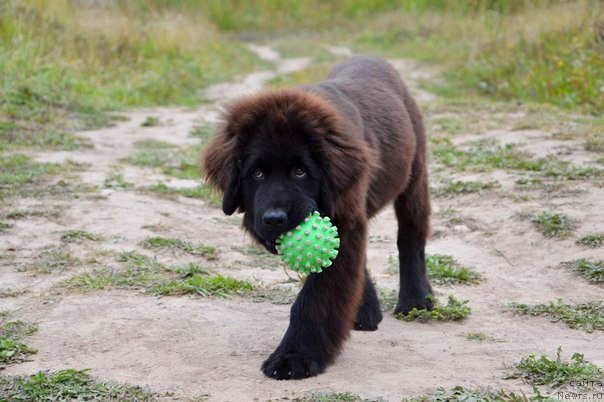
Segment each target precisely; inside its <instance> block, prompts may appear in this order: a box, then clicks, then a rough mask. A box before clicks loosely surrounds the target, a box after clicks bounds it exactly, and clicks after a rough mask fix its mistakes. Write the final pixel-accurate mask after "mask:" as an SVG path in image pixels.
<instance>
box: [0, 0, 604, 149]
mask: <svg viewBox="0 0 604 402" xmlns="http://www.w3.org/2000/svg"><path fill="white" fill-rule="evenodd" d="M602 4H603V2H602V1H599V0H574V1H562V0H533V1H530V0H467V1H457V0H330V1H325V0H305V1H297V2H295V1H286V0H254V1H244V0H203V1H200V0H3V1H1V2H0V72H1V74H2V76H1V78H0V142H2V140H8V141H10V137H11V136H14V135H16V134H15V133H17V132H27V131H28V130H29V131H31V130H35V129H36V127H38V126H40V125H44V126H45V127H46V128H48V127H56V129H57V130H60V129H63V128H64V125H65V121H66V119H65V117H73V116H75V117H78V119H76V121H77V122H78V125H79V126H80V127H82V126H84V127H94V126H98V125H103V124H106V123H107V119H108V115H107V114H106V113H105V112H107V111H111V110H119V109H122V108H125V107H134V106H152V105H169V104H177V105H192V104H194V103H198V102H201V101H203V99H202V95H201V93H202V92H201V90H202V89H203V87H205V86H207V85H208V84H210V83H213V82H218V81H221V80H226V79H230V78H233V77H234V76H235V75H238V74H243V73H246V72H249V71H252V70H255V69H260V68H262V67H263V63H264V62H263V61H262V60H259V59H258V58H257V57H256V56H255V55H254V54H253V53H251V52H250V51H249V50H248V49H247V48H246V47H245V44H246V42H250V41H253V42H255V43H265V42H266V43H275V44H277V45H280V46H281V47H282V48H285V49H286V52H285V53H287V55H288V56H292V55H298V56H307V55H308V54H306V53H305V51H307V50H312V49H317V48H318V47H320V46H319V45H323V44H329V45H345V46H349V47H351V48H352V49H353V50H354V51H355V52H362V53H371V54H378V55H382V56H385V57H408V58H414V59H418V60H422V61H425V62H429V63H433V64H434V65H436V66H438V67H439V68H442V70H443V75H444V77H445V80H443V81H442V82H439V83H433V84H432V85H431V88H430V89H432V90H434V91H436V92H437V93H439V94H441V95H445V96H453V97H462V96H466V95H477V94H479V95H481V96H482V95H485V96H487V97H491V98H493V99H504V100H514V101H521V102H534V103H548V104H553V105H556V106H558V107H561V108H565V109H571V110H575V111H578V112H582V113H589V114H596V115H597V114H599V113H601V112H602V110H604V16H603V9H604V7H603V6H602ZM284 44H285V45H284ZM322 72H323V71H319V72H318V73H322ZM318 73H317V74H316V75H317V76H318V75H320V74H318ZM313 78H314V77H313ZM69 121H73V119H69Z"/></svg>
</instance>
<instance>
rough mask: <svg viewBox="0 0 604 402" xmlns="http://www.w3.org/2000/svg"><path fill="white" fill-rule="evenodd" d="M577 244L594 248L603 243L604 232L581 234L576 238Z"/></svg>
mask: <svg viewBox="0 0 604 402" xmlns="http://www.w3.org/2000/svg"><path fill="white" fill-rule="evenodd" d="M577 244H580V245H583V246H587V247H589V248H596V247H600V246H602V244H604V233H593V234H588V235H586V236H583V237H582V238H580V239H579V240H577Z"/></svg>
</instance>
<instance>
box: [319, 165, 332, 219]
mask: <svg viewBox="0 0 604 402" xmlns="http://www.w3.org/2000/svg"><path fill="white" fill-rule="evenodd" d="M318 208H319V213H320V214H321V215H322V216H329V217H330V218H333V214H334V203H333V194H332V192H331V184H329V180H328V179H327V176H326V175H325V174H324V175H323V177H321V189H320V193H319V202H318Z"/></svg>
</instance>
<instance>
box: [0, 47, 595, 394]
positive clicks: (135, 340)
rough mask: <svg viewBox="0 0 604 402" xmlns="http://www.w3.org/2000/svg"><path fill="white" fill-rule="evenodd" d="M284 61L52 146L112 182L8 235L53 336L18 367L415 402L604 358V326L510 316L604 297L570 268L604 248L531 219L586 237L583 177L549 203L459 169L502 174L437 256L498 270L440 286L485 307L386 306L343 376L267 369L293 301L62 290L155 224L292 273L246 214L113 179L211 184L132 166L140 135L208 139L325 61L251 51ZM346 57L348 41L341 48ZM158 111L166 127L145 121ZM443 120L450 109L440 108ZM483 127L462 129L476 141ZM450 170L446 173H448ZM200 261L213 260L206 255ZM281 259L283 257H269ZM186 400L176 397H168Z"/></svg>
mask: <svg viewBox="0 0 604 402" xmlns="http://www.w3.org/2000/svg"><path fill="white" fill-rule="evenodd" d="M251 49H252V50H253V51H254V52H256V53H257V54H258V55H259V56H260V57H262V58H264V59H266V60H268V61H270V62H272V63H274V65H275V68H274V71H264V72H258V73H255V74H252V75H250V76H247V77H243V78H242V79H240V80H238V81H237V82H234V83H225V84H220V85H216V86H213V87H210V88H208V89H207V90H206V92H205V93H206V97H207V98H208V99H210V100H211V101H212V103H209V104H204V105H202V106H200V107H198V108H196V109H172V108H169V109H168V108H163V109H146V110H135V111H131V112H128V113H126V114H125V116H126V117H127V120H126V121H122V122H119V123H118V124H117V125H116V126H114V127H110V128H104V129H100V130H95V131H85V132H81V133H79V135H81V136H83V137H86V138H88V139H89V140H90V141H91V142H92V144H93V148H90V149H83V150H77V151H72V152H66V151H62V152H48V153H39V154H36V160H38V161H41V162H64V161H67V160H71V161H74V162H78V163H83V164H85V166H84V167H83V168H82V170H81V171H80V172H79V173H78V178H79V180H80V181H81V182H82V183H84V184H87V185H96V186H99V188H100V190H99V191H98V192H97V193H94V194H89V195H86V196H84V197H81V198H80V199H64V198H57V199H44V200H36V199H21V200H18V201H15V203H14V204H13V205H12V208H13V209H19V210H26V209H28V210H45V211H48V210H55V211H57V214H56V216H55V217H53V218H50V219H49V218H47V217H29V218H27V219H23V220H18V221H15V224H14V228H12V229H11V231H10V233H6V234H0V248H1V249H2V250H11V252H10V253H11V258H10V259H9V260H0V283H2V288H26V289H28V290H29V292H28V293H26V294H24V295H22V296H19V297H15V298H10V299H9V298H5V299H0V303H1V304H2V305H1V308H0V309H11V310H18V316H19V318H22V319H25V320H29V321H32V322H35V323H37V324H38V326H39V330H38V332H37V333H36V334H35V335H34V336H33V337H32V338H30V339H28V344H29V345H30V346H31V347H33V348H36V349H39V353H38V354H37V355H34V356H33V357H32V361H30V362H26V363H23V364H19V365H14V366H10V367H9V368H7V369H6V371H5V373H6V374H21V373H28V374H30V373H33V372H35V371H36V370H40V369H44V370H46V369H48V370H58V369H63V368H79V369H81V368H92V369H93V371H92V373H93V374H94V375H95V376H98V377H99V378H102V379H108V380H115V381H119V382H129V383H132V384H138V385H148V386H149V387H150V388H151V389H153V390H155V391H158V392H165V391H168V392H173V393H174V398H186V397H192V396H195V395H202V394H207V395H209V399H210V400H216V401H224V400H229V401H246V400H253V399H257V400H267V399H275V398H284V397H292V396H301V395H304V394H305V393H307V392H309V391H325V392H329V391H336V392H347V391H349V392H353V393H355V394H358V395H360V396H362V397H365V398H377V397H383V398H385V399H386V400H392V401H395V400H400V399H401V398H402V397H409V396H414V395H419V394H422V393H425V392H429V391H430V390H433V389H434V388H436V387H441V386H442V387H450V386H454V385H466V386H478V387H484V386H492V387H495V388H506V389H512V390H517V389H524V390H530V387H528V386H527V385H524V384H522V383H521V382H519V381H516V380H506V379H504V377H505V374H506V373H507V372H508V369H507V368H506V366H510V365H512V364H513V363H515V362H517V361H518V360H519V359H520V358H521V357H522V356H525V355H528V354H531V353H536V354H541V353H546V354H549V355H554V354H555V351H556V349H557V348H558V346H562V349H563V355H564V357H568V356H569V355H570V354H572V353H573V352H575V351H579V352H581V353H584V354H585V357H586V359H588V360H590V361H592V362H595V363H597V364H599V365H604V348H602V347H601V346H598V345H603V344H604V335H603V334H602V332H596V333H592V334H588V333H585V332H582V331H579V330H572V329H569V328H568V327H566V326H565V325H564V324H562V323H551V322H550V321H549V320H548V319H546V318H527V317H516V316H514V315H513V314H512V313H510V312H507V311H506V309H505V306H506V304H507V303H508V302H511V301H517V302H530V303H536V302H549V301H552V300H556V299H558V298H561V299H564V300H565V301H567V302H574V303H576V302H584V301H589V300H598V299H602V294H603V291H602V288H601V287H598V286H596V285H591V284H589V283H588V282H587V281H585V280H583V279H581V278H579V277H577V276H576V275H575V274H573V273H572V272H570V271H568V270H563V269H556V267H557V266H558V264H559V263H560V262H562V261H568V260H573V259H576V258H580V257H590V258H596V257H599V258H602V249H586V248H583V247H581V246H578V245H576V244H575V240H576V239H572V238H571V239H566V240H552V239H545V238H544V237H543V235H542V234H541V233H539V232H538V231H536V230H535V229H534V227H533V226H532V225H531V224H530V222H527V221H526V220H523V219H520V218H518V216H519V214H526V213H535V212H539V211H541V210H543V209H544V208H553V209H556V210H559V211H562V212H565V213H566V214H568V215H569V216H570V217H571V218H572V219H573V220H574V221H575V222H576V224H577V226H578V228H577V236H580V235H583V234H586V233H592V232H595V231H598V230H600V231H601V229H602V228H603V227H604V189H603V188H602V187H596V186H593V185H591V184H589V183H583V182H581V183H579V184H576V185H575V186H574V187H575V190H576V189H577V188H578V189H579V190H580V191H574V192H573V193H572V194H571V195H569V196H567V197H548V198H545V197H544V196H543V197H542V196H541V195H539V194H537V195H536V196H535V197H532V198H531V199H529V200H527V201H524V202H514V201H513V200H512V199H511V198H510V197H508V195H509V194H510V193H511V192H513V190H514V182H515V180H516V178H517V177H516V176H515V175H514V173H510V172H504V171H496V172H494V173H492V174H462V173H455V172H451V171H448V172H445V173H444V175H445V176H447V178H449V179H453V178H454V179H466V180H484V181H489V180H492V179H497V180H498V181H499V182H500V183H501V186H502V187H501V188H498V189H495V190H493V191H487V192H482V193H476V194H468V195H462V196H456V197H453V198H435V199H434V210H435V214H434V219H433V227H434V232H435V236H434V238H433V239H432V240H431V241H430V243H429V247H428V252H430V253H441V254H448V255H452V256H454V257H455V258H456V259H457V260H458V261H459V262H460V263H462V264H464V265H469V266H471V267H473V268H474V269H476V270H477V271H478V272H480V274H482V276H483V277H484V280H483V282H482V283H481V284H479V285H477V286H454V287H450V286H449V287H447V286H437V287H436V290H437V293H438V294H441V295H443V296H444V295H448V294H455V295H456V296H458V298H460V299H467V300H469V305H470V306H471V307H472V315H471V316H470V317H469V318H468V319H467V320H465V321H463V322H462V323H429V324H421V323H406V322H402V321H399V320H397V319H395V318H394V317H392V316H391V315H390V314H386V316H385V318H384V321H383V323H382V324H381V325H380V329H379V330H378V331H377V332H369V333H368V332H354V333H353V334H352V336H351V338H350V340H349V341H348V342H347V344H346V347H345V349H344V352H343V354H342V355H341V356H340V357H339V358H338V360H337V362H336V364H335V365H333V366H331V367H330V368H329V369H328V371H327V373H325V374H324V375H321V376H319V377H315V378H311V379H306V380H302V381H295V382H283V381H282V382H277V381H273V380H269V379H266V378H265V377H264V376H263V375H262V373H261V371H260V369H259V368H260V365H261V363H262V361H263V360H264V358H265V357H266V356H267V355H268V354H269V353H270V352H272V350H273V348H274V347H275V346H276V345H277V343H278V342H279V340H280V337H281V336H282V334H283V332H284V330H285V329H286V327H287V323H288V312H289V306H288V305H275V304H271V303H267V302H264V303H256V302H253V301H251V300H248V299H240V298H235V299H204V298H201V297H164V298H158V297H154V296H150V295H146V294H144V293H143V292H137V291H133V290H119V291H117V290H111V291H99V292H92V293H87V294H79V293H73V294H62V293H60V294H55V293H52V292H50V291H49V289H50V288H51V286H52V285H53V284H54V283H56V282H58V281H60V280H62V279H65V278H67V277H70V276H71V275H73V274H74V273H76V272H85V271H90V270H92V269H94V268H96V267H97V266H96V265H95V264H93V263H88V262H86V261H89V260H90V258H91V257H94V256H98V255H102V253H103V252H107V251H121V250H136V251H139V252H143V253H148V251H147V250H143V249H142V248H141V247H140V246H139V243H140V242H141V241H142V240H144V239H145V238H146V237H148V236H153V235H155V234H156V233H155V232H154V231H153V230H152V229H149V227H148V225H151V224H160V226H161V227H162V228H163V229H162V230H163V231H164V232H163V234H164V235H166V236H169V237H174V238H178V239H182V240H188V241H195V242H198V241H199V242H203V243H205V244H208V245H212V246H215V247H217V248H218V249H219V250H220V258H219V260H218V264H217V265H216V267H215V270H216V272H217V273H221V274H223V275H228V276H233V277H236V278H240V279H246V280H253V281H255V282H261V283H264V284H268V285H275V284H283V283H284V282H287V277H286V276H285V274H284V273H283V270H281V269H280V268H278V267H277V263H276V262H272V263H271V264H273V265H272V266H268V267H267V266H258V264H257V263H254V262H257V260H256V258H257V257H254V256H251V255H246V254H242V253H241V252H240V251H237V249H235V248H233V247H232V246H233V245H241V246H245V245H248V244H249V243H250V242H249V239H248V238H247V237H246V236H245V235H244V234H243V233H242V231H241V230H240V228H239V222H238V219H233V218H228V217H225V216H223V214H222V212H221V211H220V209H217V208H214V207H212V206H210V205H207V204H206V203H205V202H204V201H201V200H195V199H189V198H183V197H179V198H178V199H169V198H160V197H157V196H154V195H152V194H148V193H144V192H140V191H136V190H133V189H111V188H104V186H103V184H104V182H105V180H106V179H107V177H109V176H110V175H111V174H113V173H115V172H116V171H119V172H120V173H121V174H122V175H123V178H124V180H125V181H127V182H131V183H134V184H135V186H136V187H140V186H146V185H150V184H154V183H156V182H158V181H162V182H164V183H166V184H167V185H168V186H172V187H175V188H177V187H178V188H183V187H187V186H191V185H195V184H196V183H195V182H193V183H191V181H188V180H182V179H174V178H171V177H168V176H164V175H162V174H161V173H159V172H158V171H156V170H153V169H146V168H140V167H135V166H131V165H125V164H123V163H122V162H121V161H122V160H123V158H126V157H127V156H128V155H130V154H131V153H132V152H133V149H134V146H135V144H136V143H137V142H140V141H143V140H161V141H164V142H168V143H170V144H174V145H176V146H179V147H186V146H191V145H194V144H196V143H197V142H198V140H197V139H196V138H194V137H191V136H190V135H189V133H190V132H191V130H192V128H193V127H194V126H196V125H203V124H212V123H214V122H215V121H216V118H217V115H218V111H219V105H220V104H221V103H222V102H224V101H226V100H228V99H229V98H231V97H233V96H238V95H240V94H242V93H245V92H253V91H255V90H257V89H259V88H261V87H262V86H264V85H265V84H266V83H267V81H268V80H270V79H271V78H273V77H275V76H276V74H279V73H283V72H291V71H295V70H298V69H302V68H304V67H306V66H307V65H308V64H309V63H310V59H295V60H291V59H282V58H281V57H280V56H279V54H278V53H276V52H275V51H274V50H273V49H271V48H269V47H260V46H255V47H252V48H251ZM330 49H332V51H333V52H334V53H337V54H344V53H343V52H347V50H346V49H342V48H330ZM394 64H395V66H396V67H397V68H398V69H399V70H400V71H401V74H402V76H403V78H406V79H407V80H408V81H409V82H410V84H411V87H412V89H413V91H414V93H415V94H416V96H417V97H418V99H420V101H421V102H422V103H424V104H429V103H430V102H432V101H434V100H435V99H436V97H435V96H434V95H433V94H430V93H427V92H425V91H421V90H420V89H419V88H418V86H417V85H416V81H417V80H418V79H421V78H425V72H424V71H423V70H422V67H421V66H419V65H417V64H415V63H412V62H405V61H395V62H394ZM147 116H155V117H157V118H158V119H159V122H160V124H159V125H157V126H154V127H142V126H141V124H142V123H143V121H144V120H145V119H146V117H147ZM430 117H435V116H428V118H430ZM485 136H491V137H492V138H493V139H495V140H496V141H500V142H502V143H506V142H520V141H522V142H523V144H524V145H522V146H523V147H525V148H526V149H527V150H529V151H531V152H533V153H535V154H539V153H541V154H547V153H555V152H558V150H559V149H558V148H559V146H561V145H563V146H565V147H569V148H570V149H567V152H566V156H565V157H567V158H570V159H573V160H574V161H575V162H577V163H582V162H585V161H587V162H589V161H590V159H589V158H590V156H589V155H587V156H585V155H584V154H583V153H581V151H580V149H579V146H578V145H577V144H576V143H574V142H572V141H564V142H563V144H558V143H552V139H551V135H550V134H549V133H545V132H538V131H528V132H518V131H511V130H510V128H509V127H507V126H504V127H500V128H499V129H498V131H496V132H490V133H486V134H483V135H482V137H480V138H485ZM474 139H476V136H472V135H466V136H458V137H457V139H456V142H457V144H458V145H460V146H463V144H464V143H467V142H469V141H472V140H474ZM434 176H435V177H437V176H438V177H439V178H442V177H443V173H442V172H441V173H439V174H435V175H434ZM446 210H454V211H456V213H457V214H458V215H460V216H461V217H462V218H463V219H462V220H461V221H460V222H458V223H456V224H454V225H451V224H450V223H449V222H448V221H447V219H446V218H445V217H444V216H445V214H444V212H445V211H446ZM394 222H395V220H394V219H393V212H392V211H391V210H390V209H387V210H385V211H384V212H382V213H381V214H380V215H379V216H377V217H376V218H375V219H374V220H373V221H372V225H371V232H370V234H371V238H370V245H369V267H370V268H371V271H372V273H373V275H374V277H375V279H376V281H377V283H378V285H379V286H380V287H382V288H386V289H396V287H397V282H398V276H397V275H395V274H393V273H392V272H391V271H389V270H387V267H388V262H387V260H388V257H389V256H391V255H392V256H394V255H396V244H395V243H396V241H395V239H396V237H395V235H396V226H395V224H394ZM69 229H79V230H86V231H89V232H91V233H94V234H97V235H99V236H102V238H103V239H104V240H103V241H101V242H95V243H83V244H76V245H71V246H70V247H71V248H70V250H71V252H72V253H73V254H74V255H75V256H76V257H77V258H79V259H80V260H82V261H85V263H83V264H80V265H79V266H78V267H74V268H73V269H69V270H66V271H63V272H59V273H53V274H51V275H38V276H32V275H31V273H29V272H22V271H21V270H18V269H15V268H20V267H21V268H22V267H26V266H27V264H29V263H30V262H31V260H32V259H35V258H36V257H37V256H38V255H39V254H40V253H41V252H42V251H43V250H44V249H45V248H47V247H52V246H57V245H59V244H60V243H61V240H60V237H61V233H63V232H64V231H66V230H69ZM158 257H159V258H160V259H161V260H162V261H166V262H179V261H195V258H191V257H188V258H186V257H183V256H181V255H173V254H169V253H159V254H158ZM198 260H199V262H204V261H203V260H201V259H198ZM269 265H270V264H269ZM472 332H481V333H484V334H486V335H488V336H489V337H492V338H494V341H487V342H471V341H469V340H468V339H466V335H467V334H468V333H472ZM168 399H170V398H168Z"/></svg>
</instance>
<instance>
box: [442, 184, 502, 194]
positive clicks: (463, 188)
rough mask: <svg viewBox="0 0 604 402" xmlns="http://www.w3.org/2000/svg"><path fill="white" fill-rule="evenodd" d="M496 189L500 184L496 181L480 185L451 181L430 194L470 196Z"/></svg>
mask: <svg viewBox="0 0 604 402" xmlns="http://www.w3.org/2000/svg"><path fill="white" fill-rule="evenodd" d="M498 187H501V184H499V183H498V182H496V181H491V182H488V183H481V182H477V181H452V182H450V183H448V184H447V185H446V186H444V187H439V188H436V189H434V190H433V191H432V194H434V195H436V196H444V195H456V194H471V193H478V192H481V191H483V190H487V189H491V188H498Z"/></svg>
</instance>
